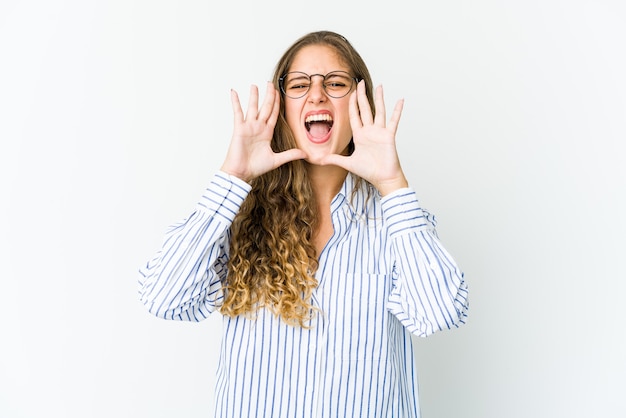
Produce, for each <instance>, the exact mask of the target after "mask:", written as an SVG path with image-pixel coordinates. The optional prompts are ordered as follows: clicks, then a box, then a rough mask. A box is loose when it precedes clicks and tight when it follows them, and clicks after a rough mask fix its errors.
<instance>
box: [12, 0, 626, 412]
mask: <svg viewBox="0 0 626 418" xmlns="http://www.w3.org/2000/svg"><path fill="white" fill-rule="evenodd" d="M318 29H330V30H335V31H338V32H341V33H342V34H344V35H345V36H346V37H347V38H348V39H349V40H351V41H352V43H353V44H354V45H355V47H356V48H357V49H358V50H359V51H360V52H361V54H362V55H363V57H364V58H365V60H366V62H367V63H368V64H369V67H370V69H371V72H372V75H373V78H374V81H375V83H376V84H383V85H384V87H385V92H386V99H387V104H388V107H392V106H393V104H394V103H395V101H396V100H398V99H400V98H404V99H405V101H406V102H405V109H404V113H403V116H402V121H401V124H400V129H399V133H398V147H399V149H400V152H401V159H402V162H403V165H404V167H405V170H406V172H407V175H408V177H409V179H410V182H411V184H412V185H413V187H414V188H415V189H416V190H417V191H418V195H419V196H420V199H421V201H422V204H423V206H425V207H426V208H428V209H429V210H430V211H432V212H434V213H435V214H436V215H437V217H438V220H439V235H440V237H441V239H442V240H443V242H444V243H445V244H446V245H447V247H448V249H449V250H450V251H451V252H452V254H453V255H455V257H456V258H457V260H458V262H459V263H460V264H461V266H462V267H463V269H464V270H465V273H466V278H467V280H468V282H469V285H470V298H471V299H470V300H471V308H470V318H469V323H468V324H467V325H466V326H465V327H463V328H461V329H458V330H455V331H452V332H444V333H441V334H438V335H434V336H432V337H430V338H427V339H420V340H418V342H417V343H418V344H417V347H418V349H417V351H418V352H417V353H416V355H417V356H418V361H419V365H420V385H421V392H420V400H421V404H422V412H423V416H424V418H447V417H467V418H502V417H506V418H509V417H510V418H517V417H546V418H547V417H550V418H553V417H589V416H594V417H603V418H604V417H624V416H626V399H625V398H624V393H626V383H624V382H625V378H626V359H625V357H624V353H626V342H625V340H626V338H625V337H626V335H625V334H626V331H625V329H626V327H625V326H624V303H625V301H626V298H625V294H626V284H625V283H626V273H625V269H624V259H625V257H624V253H625V252H626V238H625V237H626V223H625V221H624V216H625V215H624V214H625V213H626V187H625V186H626V169H625V166H626V163H625V162H626V161H625V160H626V158H625V149H626V146H625V145H624V144H625V141H626V81H625V80H626V77H625V76H624V75H625V74H626V48H625V47H624V40H626V6H625V5H624V3H623V2H622V1H619V0H615V1H609V0H593V1H592V0H589V1H582V0H574V1H557V0H542V1H539V0H529V1H523V2H522V1H516V2H513V1H511V2H506V3H505V2H501V1H496V0H492V1H489V0H476V1H452V0H451V1H438V2H435V1H417V2H401V1H384V2H383V1H380V2H378V1H377V2H368V1H362V0H361V1H346V2H331V3H328V2H325V3H324V2H322V3H320V2H304V3H298V2H294V1H286V0H285V1H266V2H255V1H247V2H245V1H243V2H218V3H215V2H209V1H207V0H204V1H192V0H188V1H155V0H152V1H148V0H136V1H130V0H124V1H122V0H112V1H105V0H100V1H98V0H67V1H62V0H57V1H43V0H41V1H11V0H4V1H3V2H2V3H1V4H0V141H1V146H0V186H1V188H0V192H1V194H2V198H1V199H2V200H1V206H0V226H1V228H0V257H1V258H0V417H2V418H34V417H37V418H38V417H67V418H85V417H90V418H91V417H94V418H96V417H97V418H104V417H106V418H109V417H116V418H120V417H129V418H130V417H132V418H142V417H151V418H152V417H171V416H193V417H208V416H210V411H211V406H212V403H213V382H214V372H215V367H216V361H217V353H218V344H219V338H220V327H221V322H220V318H219V317H218V316H217V315H216V316H214V317H212V318H209V319H208V320H206V321H205V322H202V323H199V324H189V323H173V322H168V321H163V320H159V319H156V318H154V317H151V316H150V315H149V314H148V313H147V311H146V310H145V309H144V308H143V306H142V305H141V304H140V303H139V302H138V298H137V289H136V282H137V277H138V276H137V269H138V268H139V266H140V265H142V264H143V263H144V262H145V261H146V260H147V259H148V258H150V257H152V255H153V253H154V252H155V251H156V250H157V248H158V246H159V244H160V242H161V238H162V236H163V233H164V231H165V229H166V227H167V226H168V225H169V224H171V223H174V222H176V221H178V220H180V219H182V218H183V217H185V216H186V215H187V214H188V213H189V211H190V210H191V209H192V208H193V205H194V204H195V202H196V200H197V199H198V198H199V197H200V195H201V193H202V191H203V189H204V187H205V186H206V185H207V183H208V181H209V179H210V178H211V175H212V174H213V172H214V171H215V170H216V169H217V168H219V166H220V165H221V161H222V158H223V156H224V154H225V151H226V147H227V145H228V142H229V139H230V133H231V126H232V114H231V109H230V98H229V90H230V89H231V88H234V89H236V90H238V91H239V93H240V95H241V97H242V100H243V101H244V102H245V101H247V97H248V91H249V87H250V85H251V84H257V85H259V86H264V85H265V84H264V83H265V82H266V81H267V80H269V79H270V77H271V74H272V70H273V66H274V64H275V63H276V61H277V60H278V58H279V57H280V55H281V54H282V52H283V51H284V50H285V49H286V48H287V47H288V46H289V45H290V44H291V42H293V41H294V40H295V39H296V38H297V37H299V36H301V35H303V34H305V33H306V32H309V31H311V30H318Z"/></svg>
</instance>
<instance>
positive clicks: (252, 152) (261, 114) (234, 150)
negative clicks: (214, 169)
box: [221, 82, 306, 182]
mask: <svg viewBox="0 0 626 418" xmlns="http://www.w3.org/2000/svg"><path fill="white" fill-rule="evenodd" d="M230 97H231V102H232V106H233V114H234V128H233V137H232V139H231V141H230V146H229V147H228V152H227V154H226V159H225V161H224V164H223V165H222V168H221V170H222V171H224V172H225V173H228V174H230V175H233V176H235V177H238V178H240V179H242V180H243V181H246V182H250V181H251V180H252V179H254V178H255V177H258V176H260V175H261V174H264V173H266V172H268V171H271V170H273V169H275V168H277V167H279V166H281V165H283V164H285V163H287V162H289V161H293V160H298V159H302V158H305V157H306V154H305V152H304V151H302V150H301V149H298V148H293V149H290V150H287V151H283V152H278V153H276V152H274V151H273V150H272V148H271V146H270V143H271V141H272V136H273V134H274V127H275V126H276V121H277V120H278V114H279V112H280V95H279V93H278V91H276V88H274V85H273V84H272V83H271V82H268V83H267V93H266V95H265V100H264V102H263V105H262V106H261V108H260V109H259V89H258V87H257V86H255V85H252V86H251V87H250V99H249V100H248V110H247V112H246V114H245V115H244V113H243V110H242V108H241V103H240V101H239V95H238V94H237V92H236V91H235V90H231V93H230Z"/></svg>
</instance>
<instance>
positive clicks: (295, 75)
mask: <svg viewBox="0 0 626 418" xmlns="http://www.w3.org/2000/svg"><path fill="white" fill-rule="evenodd" d="M315 76H319V77H322V86H323V87H324V91H325V92H326V94H328V95H329V96H330V97H334V98H335V99H340V98H342V97H344V96H345V95H347V94H348V93H350V91H351V90H352V87H354V83H355V82H358V80H357V79H356V78H355V77H352V76H351V75H350V74H348V73H347V72H345V71H331V72H330V73H328V74H326V75H323V74H311V75H308V74H306V73H303V72H300V71H292V72H290V73H287V74H285V75H284V76H282V77H281V78H279V79H278V82H279V84H280V90H281V91H282V92H283V93H284V94H285V95H286V96H287V97H289V98H291V99H299V98H301V97H304V95H305V94H307V93H308V91H309V89H310V88H311V83H312V82H311V79H312V78H313V77H315Z"/></svg>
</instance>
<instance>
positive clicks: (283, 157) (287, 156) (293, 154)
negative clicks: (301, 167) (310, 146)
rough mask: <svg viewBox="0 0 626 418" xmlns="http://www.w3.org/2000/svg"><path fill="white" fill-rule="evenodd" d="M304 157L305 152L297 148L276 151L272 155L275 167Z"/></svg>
mask: <svg viewBox="0 0 626 418" xmlns="http://www.w3.org/2000/svg"><path fill="white" fill-rule="evenodd" d="M304 158H306V153H305V152H304V151H303V150H301V149H299V148H292V149H288V150H286V151H282V152H279V153H276V154H275V155H274V162H275V164H276V167H280V166H281V165H283V164H285V163H288V162H289V161H295V160H302V159H304Z"/></svg>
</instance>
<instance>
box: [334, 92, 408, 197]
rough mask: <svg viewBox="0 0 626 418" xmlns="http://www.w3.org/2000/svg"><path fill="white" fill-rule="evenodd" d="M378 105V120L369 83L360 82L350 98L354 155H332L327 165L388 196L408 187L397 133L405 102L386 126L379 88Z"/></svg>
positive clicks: (394, 110) (375, 98)
mask: <svg viewBox="0 0 626 418" xmlns="http://www.w3.org/2000/svg"><path fill="white" fill-rule="evenodd" d="M374 104H375V106H376V116H375V117H374V116H373V115H372V109H371V108H370V105H369V102H368V101H367V95H366V93H365V83H364V82H363V81H361V82H359V84H358V85H357V88H356V91H354V92H353V93H352V94H351V96H350V108H349V112H350V125H351V127H352V138H353V141H354V146H355V149H354V152H353V153H352V155H350V156H341V155H337V154H333V155H329V156H327V157H325V158H324V160H323V163H324V164H333V165H337V166H340V167H343V168H345V169H346V170H348V171H350V172H352V173H354V174H356V175H358V176H360V177H362V178H364V179H365V180H367V181H369V182H370V183H372V184H373V185H374V187H376V188H377V189H378V191H379V192H380V193H381V195H383V196H385V195H387V194H389V193H391V192H393V191H394V190H397V189H399V188H402V187H407V185H408V182H407V180H406V177H405V176H404V172H403V171H402V167H401V166H400V160H399V158H398V152H397V149H396V131H397V129H398V123H399V122H400V116H401V114H402V107H403V105H404V100H399V101H398V102H397V103H396V106H395V108H394V109H393V113H392V115H391V118H390V119H389V122H386V118H387V117H386V114H385V101H384V98H383V88H382V86H378V87H377V88H376V91H375V94H374Z"/></svg>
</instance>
